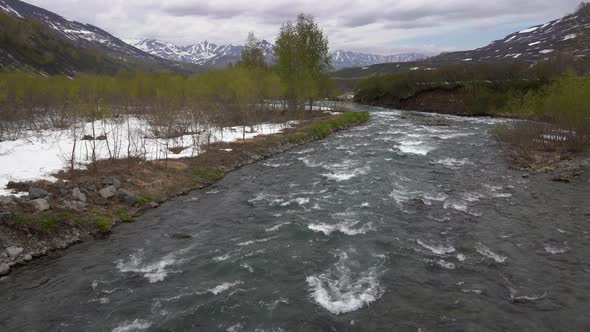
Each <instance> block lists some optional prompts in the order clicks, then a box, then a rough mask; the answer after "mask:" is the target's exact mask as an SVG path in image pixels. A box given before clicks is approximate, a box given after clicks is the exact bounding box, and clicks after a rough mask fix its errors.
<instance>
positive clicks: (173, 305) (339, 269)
mask: <svg viewBox="0 0 590 332" xmlns="http://www.w3.org/2000/svg"><path fill="white" fill-rule="evenodd" d="M359 108H366V107H360V106H359ZM369 110H371V111H372V114H371V120H370V122H369V123H368V124H367V125H364V126H360V127H355V128H352V129H349V130H346V131H342V132H339V133H336V134H333V135H332V136H330V137H328V138H327V139H325V140H323V141H318V142H315V143H311V144H308V145H306V146H304V147H300V148H297V149H294V150H291V151H289V152H287V153H284V154H282V155H279V156H276V157H274V158H271V159H269V160H266V161H264V162H260V163H257V164H254V165H250V166H247V167H244V168H243V169H240V170H238V171H235V172H232V173H231V174H229V175H228V176H227V177H226V178H225V179H223V180H222V181H220V182H219V183H218V184H217V185H215V186H214V187H211V188H209V189H207V191H196V192H193V193H192V194H190V195H188V196H184V197H180V198H178V199H176V200H173V201H170V202H168V203H165V204H163V205H162V206H161V207H159V208H158V209H155V210H152V211H149V212H148V213H146V214H145V215H144V216H142V217H141V218H139V220H138V221H137V222H136V223H134V224H125V225H121V226H118V227H117V230H116V232H115V233H114V234H113V235H112V236H110V237H108V238H107V239H104V240H99V241H91V242H87V243H83V244H80V245H78V246H75V247H72V248H70V249H69V250H68V251H67V253H66V254H65V255H63V256H61V257H54V258H46V259H42V260H40V261H38V262H36V263H34V264H32V265H30V266H28V267H25V268H22V269H19V270H17V271H15V272H14V273H13V274H11V275H10V276H8V277H6V278H4V279H2V280H1V281H0V294H2V297H1V299H0V309H1V310H0V329H1V330H3V331H49V330H63V331H118V332H121V331H137V330H145V331H186V330H191V331H230V332H236V331H378V330H379V331H447V330H448V331H458V330H462V331H498V330H519V331H524V330H527V331H543V330H546V331H558V330H559V331H583V330H588V329H589V328H590V316H589V315H588V312H590V261H589V259H590V255H589V254H590V234H589V231H590V224H589V223H588V221H589V218H590V217H589V213H590V204H589V203H590V199H589V197H590V191H589V185H588V182H587V181H585V182H580V183H577V184H562V183H554V182H550V181H548V180H547V179H545V178H543V177H535V178H526V177H523V173H522V172H519V171H516V170H511V169H509V167H508V165H507V163H506V162H505V159H504V158H503V157H502V155H501V151H500V147H499V146H498V145H497V144H496V143H495V142H494V140H493V138H492V137H491V136H490V135H489V134H488V130H489V129H490V128H492V127H493V126H494V124H495V123H497V122H500V121H501V120H491V119H486V118H458V117H452V116H445V115H429V114H420V113H412V112H401V111H391V110H386V109H380V108H369ZM179 234H180V235H184V236H179ZM187 235H190V238H186V237H187Z"/></svg>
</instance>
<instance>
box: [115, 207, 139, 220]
mask: <svg viewBox="0 0 590 332" xmlns="http://www.w3.org/2000/svg"><path fill="white" fill-rule="evenodd" d="M115 216H116V217H117V218H119V219H121V221H122V222H133V221H135V218H134V217H133V216H132V215H131V214H130V213H129V211H127V209H124V208H120V209H117V210H116V211H115Z"/></svg>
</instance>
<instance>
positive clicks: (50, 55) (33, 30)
mask: <svg viewBox="0 0 590 332" xmlns="http://www.w3.org/2000/svg"><path fill="white" fill-rule="evenodd" d="M260 46H261V48H262V51H263V54H264V56H265V57H266V60H267V62H269V63H270V62H272V61H273V51H272V48H273V46H272V44H271V43H269V42H267V41H262V42H261V44H260ZM242 49H243V46H241V45H233V44H227V45H218V44H215V43H211V42H207V41H205V42H201V43H197V44H193V45H188V46H177V45H174V44H172V43H168V42H164V41H161V40H157V39H144V40H141V41H137V42H132V43H126V42H125V41H123V40H121V39H119V38H117V37H115V36H113V35H112V34H110V33H108V32H106V31H105V30H103V29H101V28H99V27H96V26H93V25H90V24H84V23H80V22H77V21H74V20H70V19H67V18H65V17H62V16H60V15H58V14H55V13H52V12H50V11H47V10H45V9H43V8H39V7H36V6H33V5H30V4H28V3H25V2H23V1H20V0H0V69H1V68H6V69H22V68H27V69H29V70H32V71H36V72H39V73H41V74H65V75H72V74H75V73H76V72H80V71H82V72H97V73H114V72H116V71H117V70H121V69H126V70H135V69H143V70H170V71H175V72H198V71H202V70H203V68H207V67H224V66H226V65H227V64H229V63H236V62H237V61H238V60H239V58H240V54H241V51H242ZM330 54H331V56H332V60H333V65H334V67H335V68H336V69H342V68H349V69H344V70H340V71H339V73H340V72H346V73H347V74H346V75H343V76H342V77H351V76H353V77H358V76H356V75H360V76H366V75H368V74H374V73H381V72H388V71H391V70H401V69H404V68H406V69H407V68H414V67H421V66H422V67H429V66H432V67H434V66H437V65H441V64H446V63H482V62H527V63H534V62H536V61H539V60H543V59H545V58H549V57H552V56H554V55H557V54H567V55H570V56H574V57H587V56H590V5H588V4H586V5H582V6H580V8H579V9H578V10H577V11H576V12H575V13H572V14H570V15H567V16H565V17H563V18H561V19H558V20H553V21H550V22H547V23H545V24H540V25H536V26H533V27H530V28H527V29H524V30H521V31H518V32H515V33H512V34H510V35H508V36H506V37H505V38H503V39H500V40H496V41H494V42H492V43H491V44H489V45H487V46H484V47H481V48H478V49H475V50H470V51H460V52H450V53H443V54H440V55H437V56H434V57H429V58H428V57H427V56H426V55H423V54H417V53H406V54H398V55H391V56H382V55H374V54H365V53H359V52H352V51H345V50H337V51H333V52H331V53H330ZM350 67H356V69H355V68H352V69H350ZM337 74H338V73H337ZM337 74H336V75H335V76H337V77H338V75H337Z"/></svg>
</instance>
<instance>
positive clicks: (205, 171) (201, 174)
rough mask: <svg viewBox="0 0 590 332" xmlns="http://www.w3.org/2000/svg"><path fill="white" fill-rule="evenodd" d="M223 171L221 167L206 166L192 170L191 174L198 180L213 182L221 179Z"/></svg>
mask: <svg viewBox="0 0 590 332" xmlns="http://www.w3.org/2000/svg"><path fill="white" fill-rule="evenodd" d="M224 174H225V172H224V171H223V170H222V169H221V168H217V167H207V168H197V169H194V170H193V176H194V178H195V180H196V181H198V182H206V183H210V182H215V181H218V180H221V179H222V178H223V175H224Z"/></svg>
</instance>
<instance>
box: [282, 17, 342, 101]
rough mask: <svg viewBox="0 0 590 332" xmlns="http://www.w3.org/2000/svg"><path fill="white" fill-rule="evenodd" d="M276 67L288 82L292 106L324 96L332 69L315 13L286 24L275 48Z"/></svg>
mask: <svg viewBox="0 0 590 332" xmlns="http://www.w3.org/2000/svg"><path fill="white" fill-rule="evenodd" d="M274 53H275V56H276V58H277V64H276V70H277V73H278V75H279V77H280V78H281V80H282V81H283V82H284V83H285V86H286V97H287V100H288V101H289V107H290V108H295V107H297V105H298V104H299V102H300V101H301V100H309V101H312V100H314V99H316V98H318V97H320V96H321V95H322V94H324V96H326V95H325V90H326V89H327V87H326V83H327V82H329V80H327V79H326V78H325V77H326V72H327V71H328V70H330V69H331V68H332V60H331V58H330V56H329V49H328V40H327V38H326V37H325V36H324V33H323V31H322V30H321V29H320V28H319V26H318V24H317V23H316V21H315V19H314V17H313V16H309V15H304V14H299V16H298V17H297V22H296V23H295V24H293V23H292V22H287V23H285V24H283V26H282V27H281V30H280V32H279V36H278V38H277V40H276V42H275V49H274Z"/></svg>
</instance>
